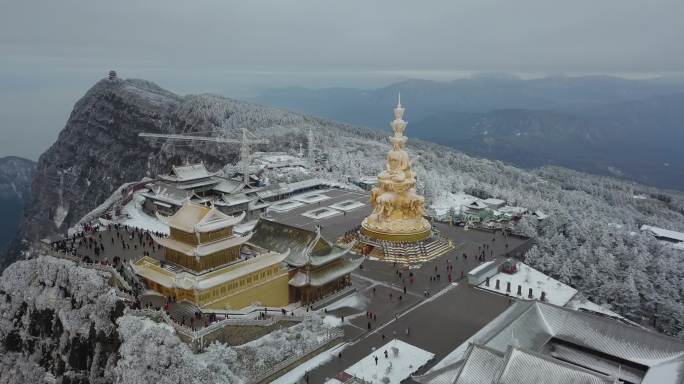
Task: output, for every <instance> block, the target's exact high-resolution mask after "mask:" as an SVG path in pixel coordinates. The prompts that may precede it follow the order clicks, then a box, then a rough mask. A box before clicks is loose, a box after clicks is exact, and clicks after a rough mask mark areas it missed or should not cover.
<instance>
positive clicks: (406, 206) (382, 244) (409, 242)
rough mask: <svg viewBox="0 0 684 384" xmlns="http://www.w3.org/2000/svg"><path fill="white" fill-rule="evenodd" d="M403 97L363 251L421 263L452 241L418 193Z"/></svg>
mask: <svg viewBox="0 0 684 384" xmlns="http://www.w3.org/2000/svg"><path fill="white" fill-rule="evenodd" d="M403 115H404V108H403V107H402V106H401V97H400V98H399V101H398V103H397V107H396V108H395V109H394V121H392V122H391V123H390V126H391V127H392V130H393V131H394V135H393V136H390V138H389V140H390V143H391V144H392V149H390V151H389V152H388V153H387V162H386V163H385V169H384V170H383V171H382V172H381V173H380V174H379V175H378V180H377V186H375V187H374V188H373V189H372V190H371V197H370V203H371V205H372V206H373V212H372V213H371V214H370V215H369V216H368V217H366V218H365V219H364V220H363V222H362V223H361V230H360V234H359V239H360V240H361V241H360V244H361V246H360V247H359V249H360V251H361V252H362V253H364V254H368V253H372V254H373V255H375V256H377V257H378V258H380V259H382V260H386V261H392V262H400V263H403V264H412V263H422V262H425V261H428V260H430V259H432V258H434V257H436V256H439V255H441V254H443V253H445V252H447V251H449V250H450V249H452V248H453V245H452V244H451V242H450V241H449V240H447V239H445V238H443V237H441V236H439V235H438V234H436V233H435V231H433V229H432V226H431V225H430V223H429V222H428V221H427V220H426V219H425V217H424V213H425V199H424V198H423V197H422V196H420V195H418V194H417V193H416V189H415V186H416V177H415V174H414V173H413V171H412V170H411V161H410V159H409V156H408V153H406V151H405V149H404V148H405V146H406V141H407V140H408V139H407V138H406V136H404V130H405V129H406V124H407V123H406V121H404V120H403Z"/></svg>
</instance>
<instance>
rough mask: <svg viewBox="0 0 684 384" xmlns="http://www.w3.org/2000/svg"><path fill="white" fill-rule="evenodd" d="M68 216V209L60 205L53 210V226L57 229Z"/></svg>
mask: <svg viewBox="0 0 684 384" xmlns="http://www.w3.org/2000/svg"><path fill="white" fill-rule="evenodd" d="M68 214H69V208H66V207H64V206H62V204H60V205H58V206H57V209H56V210H55V216H54V219H53V220H54V222H55V226H56V227H57V228H59V227H61V226H62V223H63V222H64V219H66V217H67V215H68Z"/></svg>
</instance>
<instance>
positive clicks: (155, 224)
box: [116, 193, 169, 235]
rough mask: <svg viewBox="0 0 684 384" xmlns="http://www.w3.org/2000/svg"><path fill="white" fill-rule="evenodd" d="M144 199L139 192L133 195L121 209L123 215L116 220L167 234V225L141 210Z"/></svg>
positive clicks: (123, 223)
mask: <svg viewBox="0 0 684 384" xmlns="http://www.w3.org/2000/svg"><path fill="white" fill-rule="evenodd" d="M144 201H145V197H144V196H142V195H141V194H139V193H135V194H134V195H133V199H131V201H130V202H128V204H126V205H125V206H124V207H123V209H122V210H121V213H122V215H123V216H124V217H123V218H121V219H118V220H117V221H116V222H117V223H119V224H122V225H128V226H129V227H135V228H140V229H144V230H148V231H150V232H159V233H163V234H166V235H168V234H169V226H168V225H166V224H164V223H162V222H161V221H159V220H157V218H156V217H152V216H150V215H148V214H146V213H145V212H143V209H142V205H143V202H144Z"/></svg>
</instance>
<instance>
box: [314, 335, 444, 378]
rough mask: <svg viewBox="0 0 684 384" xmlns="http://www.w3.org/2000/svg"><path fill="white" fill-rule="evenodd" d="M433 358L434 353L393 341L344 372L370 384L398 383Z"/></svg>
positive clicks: (396, 340)
mask: <svg viewBox="0 0 684 384" xmlns="http://www.w3.org/2000/svg"><path fill="white" fill-rule="evenodd" d="M385 352H387V357H385ZM376 357H377V363H376V360H375V358H376ZM434 357H435V354H434V353H431V352H428V351H426V350H424V349H420V348H418V347H416V346H414V345H411V344H409V343H406V342H403V341H401V340H398V339H393V340H390V341H389V342H388V343H387V344H385V345H383V346H382V347H380V348H378V349H377V350H375V351H374V352H373V353H371V354H369V355H368V356H366V357H364V358H363V359H361V360H359V361H358V362H357V363H356V364H354V365H352V366H351V367H349V368H347V369H345V370H344V372H346V373H347V374H349V375H352V376H355V377H358V378H360V379H363V380H365V381H367V382H369V383H372V384H385V383H400V382H402V381H403V380H406V379H407V378H408V377H409V376H411V374H412V373H414V372H416V371H417V370H418V369H420V367H422V366H424V365H425V364H427V362H428V361H430V360H432V359H433V358H434ZM328 383H332V382H331V381H328Z"/></svg>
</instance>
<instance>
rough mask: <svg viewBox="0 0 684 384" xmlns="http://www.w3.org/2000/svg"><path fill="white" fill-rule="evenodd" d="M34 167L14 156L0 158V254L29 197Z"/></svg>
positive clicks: (15, 228) (13, 230) (15, 226)
mask: <svg viewBox="0 0 684 384" xmlns="http://www.w3.org/2000/svg"><path fill="white" fill-rule="evenodd" d="M35 169H36V163H35V162H33V161H31V160H27V159H22V158H20V157H14V156H8V157H3V158H0V212H2V216H0V255H1V254H2V251H3V250H4V249H5V248H6V247H7V246H8V245H9V243H10V241H11V240H12V239H13V238H14V237H15V234H16V231H17V227H18V225H19V222H20V221H21V215H22V212H23V208H24V204H25V203H26V201H27V200H28V199H30V197H31V180H32V179H33V172H34V171H35ZM0 264H2V262H1V260H0Z"/></svg>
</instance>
